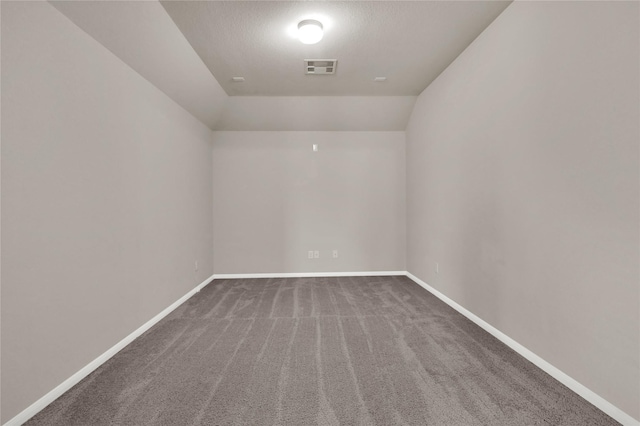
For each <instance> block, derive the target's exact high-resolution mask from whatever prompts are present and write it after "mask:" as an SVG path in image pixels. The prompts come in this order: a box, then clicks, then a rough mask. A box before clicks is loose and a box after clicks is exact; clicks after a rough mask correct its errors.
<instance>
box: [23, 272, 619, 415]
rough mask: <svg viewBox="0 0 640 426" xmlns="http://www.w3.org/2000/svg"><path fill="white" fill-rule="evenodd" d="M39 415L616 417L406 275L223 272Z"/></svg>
mask: <svg viewBox="0 0 640 426" xmlns="http://www.w3.org/2000/svg"><path fill="white" fill-rule="evenodd" d="M27 424H28V425H65V426H66V425H83V426H88V425H136V426H137V425H200V424H201V425H296V426H299V425H580V426H583V425H611V424H617V423H616V422H615V421H613V420H612V419H611V418H609V417H608V416H606V415H605V414H603V413H602V412H601V411H599V410H597V409H596V408H595V407H593V406H592V405H590V404H589V403H588V402H586V401H585V400H583V399H581V398H580V397H579V396H577V395H576V394H574V393H573V392H571V391H570V390H568V389H567V388H566V387H564V386H563V385H561V384H560V383H558V382H556V381H555V380H554V379H552V378H551V377H549V376H548V375H547V374H545V373H544V372H542V371H541V370H539V369H538V368H536V367H535V366H534V365H533V364H531V363H529V362H528V361H526V360H525V359H524V358H522V357H520V356H519V355H517V354H516V353H515V352H513V351H512V350H511V349H509V348H508V347H506V346H505V345H503V344H502V343H500V342H499V341H497V340H496V339H495V338H493V337H492V336H491V335H489V334H487V333H486V332H484V331H483V330H482V329H480V328H478V327H477V326H476V325H474V324H473V323H471V322H470V321H469V320H467V319H466V318H464V317H463V316H461V315H460V314H458V313H457V312H455V311H454V310H452V309H451V308H449V307H448V306H446V305H445V304H444V303H442V302H441V301H440V300H438V299H437V298H435V297H434V296H433V295H431V294H430V293H428V292H427V291H425V290H423V289H422V288H420V287H419V286H418V285H417V284H415V283H413V282H412V281H410V280H409V279H408V278H406V277H357V278H291V279H251V280H216V281H214V282H213V283H211V284H209V285H208V286H207V287H205V288H204V289H203V290H202V291H201V292H200V293H198V294H197V295H195V296H194V297H192V298H191V299H190V300H188V301H187V302H185V303H184V304H183V305H182V306H180V307H179V308H178V309H177V310H175V311H174V312H173V313H172V314H171V315H169V316H168V317H166V318H165V319H164V320H162V321H161V322H160V323H158V324H157V325H156V326H155V327H153V328H152V329H150V330H149V331H148V332H147V333H145V334H144V335H143V336H141V337H140V338H138V339H137V340H135V341H134V342H133V343H132V344H131V345H129V346H127V347H126V348H125V349H123V350H122V351H120V352H119V353H118V354H117V355H116V356H114V357H113V358H112V359H110V360H109V361H108V362H107V363H105V364H104V365H103V366H101V367H100V368H99V369H97V370H96V371H95V372H94V373H92V374H91V375H90V376H88V377H87V378H86V379H84V380H83V381H82V382H80V383H79V384H78V385H76V386H75V387H74V388H72V389H71V390H69V391H68V392H67V393H66V394H64V395H63V396H62V397H60V398H59V399H58V400H56V401H54V402H53V403H52V404H51V405H49V406H48V407H47V408H45V409H44V410H43V411H42V412H40V413H39V414H38V415H37V416H36V417H34V418H33V419H31V421H29V422H28V423H27Z"/></svg>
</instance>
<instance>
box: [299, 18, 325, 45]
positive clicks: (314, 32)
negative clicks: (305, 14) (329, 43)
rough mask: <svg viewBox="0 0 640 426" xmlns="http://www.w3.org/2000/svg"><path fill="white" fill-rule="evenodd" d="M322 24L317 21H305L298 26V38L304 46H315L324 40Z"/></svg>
mask: <svg viewBox="0 0 640 426" xmlns="http://www.w3.org/2000/svg"><path fill="white" fill-rule="evenodd" d="M322 35H323V29H322V23H320V21H316V20H315V19H305V20H304V21H300V23H299V24H298V38H299V39H300V41H301V42H302V43H304V44H315V43H317V42H319V41H320V40H322Z"/></svg>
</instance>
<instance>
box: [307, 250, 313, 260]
mask: <svg viewBox="0 0 640 426" xmlns="http://www.w3.org/2000/svg"><path fill="white" fill-rule="evenodd" d="M308 256H309V259H313V250H309V254H308Z"/></svg>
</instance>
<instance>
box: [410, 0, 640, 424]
mask: <svg viewBox="0 0 640 426" xmlns="http://www.w3.org/2000/svg"><path fill="white" fill-rule="evenodd" d="M638 7H639V4H638V3H637V2H515V3H513V4H512V5H511V6H509V8H507V10H506V11H505V12H504V13H503V14H502V15H501V16H499V17H498V18H497V19H496V21H495V22H494V23H493V24H492V25H490V26H489V28H488V29H487V30H486V31H485V32H484V33H483V34H482V35H481V36H480V37H479V38H478V39H477V40H476V41H475V42H474V43H473V44H472V45H471V46H470V47H469V48H468V49H467V50H466V51H465V52H464V53H463V54H462V55H461V56H460V57H458V59H457V60H456V61H455V62H454V63H453V64H452V65H451V66H450V67H449V68H448V69H447V70H446V71H445V72H444V73H443V74H441V75H440V77H439V78H438V79H437V80H436V81H435V82H434V83H432V84H431V85H430V86H429V87H428V88H427V89H426V90H425V91H424V92H423V93H422V94H421V96H420V97H419V98H418V101H417V103H416V107H415V109H414V111H413V114H412V117H411V119H410V122H409V125H408V128H407V200H408V206H407V217H408V219H407V227H408V230H407V235H408V260H407V264H408V270H409V271H410V272H412V273H413V274H415V275H416V276H418V277H419V278H421V279H422V280H424V281H426V282H427V283H429V284H430V285H432V286H433V287H435V288H436V289H438V290H439V291H441V292H443V293H444V294H446V295H447V296H448V297H450V298H451V299H453V300H455V301H456V302H458V303H459V304H461V305H462V306H464V307H465V308H467V309H468V310H470V311H471V312H473V313H475V314H476V315H478V316H479V317H480V318H482V319H484V320H485V321H487V322H488V323H490V324H491V325H493V326H495V327H496V328H498V329H499V330H501V331H502V332H504V333H506V334H507V335H508V336H510V337H511V338H513V339H515V340H516V341H518V342H519V343H521V344H523V345H524V346H525V347H527V348H529V349H530V350H532V351H533V352H534V353H536V354H538V355H539V356H541V357H542V358H544V359H545V360H547V361H549V362H550V363H551V364H553V365H554V366H556V367H558V368H559V369H561V370H562V371H564V372H565V373H567V374H569V375H570V376H571V377H573V378H574V379H576V380H578V381H579V382H581V383H582V384H583V385H585V386H587V387H588V388H590V389H591V390H593V391H595V392H596V393H598V394H599V395H601V396H602V397H604V398H605V399H607V400H608V401H610V402H611V403H613V404H615V405H616V406H618V407H619V408H621V409H622V410H624V411H626V412H627V413H628V414H630V415H632V416H634V417H635V418H640V407H639V405H638V401H640V391H639V384H640V374H639V364H640V362H639V361H640V360H639V356H640V344H639V336H640V330H639V327H640V317H639V313H638V312H639V306H638V303H639V300H640V297H639V273H638V258H639V253H638V236H639V229H638V226H639V217H638V212H639V199H638V197H639V187H638V185H639V179H638V178H639V175H638V170H639V165H638V154H639V152H638V141H639V140H640V131H639V123H638V117H639V115H640V111H639V106H638V93H639V75H640V73H639V69H638V67H639V60H638V59H639V53H640V46H639V41H638V40H639V39H640V37H639V34H638V17H639V13H638V12H639V10H638ZM436 263H438V267H439V273H436Z"/></svg>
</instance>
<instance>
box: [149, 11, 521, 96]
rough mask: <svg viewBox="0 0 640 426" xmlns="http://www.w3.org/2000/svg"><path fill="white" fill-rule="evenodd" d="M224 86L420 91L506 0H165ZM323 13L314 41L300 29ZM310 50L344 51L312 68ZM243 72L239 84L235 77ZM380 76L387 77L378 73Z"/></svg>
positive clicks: (276, 92) (276, 91)
mask: <svg viewBox="0 0 640 426" xmlns="http://www.w3.org/2000/svg"><path fill="white" fill-rule="evenodd" d="M161 3H162V5H163V6H164V8H165V9H166V10H167V12H168V13H169V16H171V18H172V19H173V21H174V22H175V23H176V24H177V25H178V28H180V30H181V31H182V33H183V34H184V35H185V36H186V38H187V40H188V41H189V42H190V43H191V46H193V48H194V49H195V51H196V52H197V53H198V55H199V56H200V57H201V58H202V60H203V61H204V63H205V64H206V65H207V67H208V68H209V70H210V71H211V73H212V74H213V75H214V76H215V77H216V79H217V80H218V82H219V83H220V85H221V86H222V87H223V88H224V90H225V91H226V92H227V94H229V95H231V96H234V95H253V96H327V95H337V96H345V95H347V96H354V95H355V96H358V95H366V96H380V95H385V96H388V95H392V96H417V95H419V94H420V92H422V90H424V88H425V87H427V85H428V84H429V83H430V82H431V81H433V79H434V78H436V77H437V76H438V74H440V73H441V72H442V71H443V70H444V69H445V68H446V67H447V66H448V65H449V64H450V63H451V62H452V61H453V60H454V59H455V58H456V56H458V55H459V54H460V53H461V52H462V51H463V50H464V49H465V48H466V47H467V46H468V45H469V44H470V43H471V42H472V41H473V40H474V39H475V38H476V37H477V36H478V34H480V33H481V32H482V31H483V30H484V29H485V28H486V27H487V26H488V25H489V24H490V23H491V22H492V21H493V20H494V19H495V18H496V17H497V16H498V15H499V14H500V13H501V12H502V11H503V10H504V9H505V7H507V6H508V4H509V2H506V1H322V2H318V1H302V2H300V1H257V2H256V1H162V2H161ZM304 19H317V20H319V21H320V22H322V24H323V26H324V29H325V35H324V38H323V39H322V40H321V41H320V42H319V43H317V44H313V45H305V44H302V43H301V42H300V41H299V40H298V39H297V38H296V30H297V24H298V22H300V21H302V20H304ZM304 59H337V60H338V66H337V68H336V73H335V75H305V73H304V65H303V60H304ZM234 76H241V77H244V78H245V81H244V82H242V83H234V82H232V77H234ZM375 77H386V78H387V79H386V81H384V82H381V83H377V82H374V81H373V80H374V78H375Z"/></svg>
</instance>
